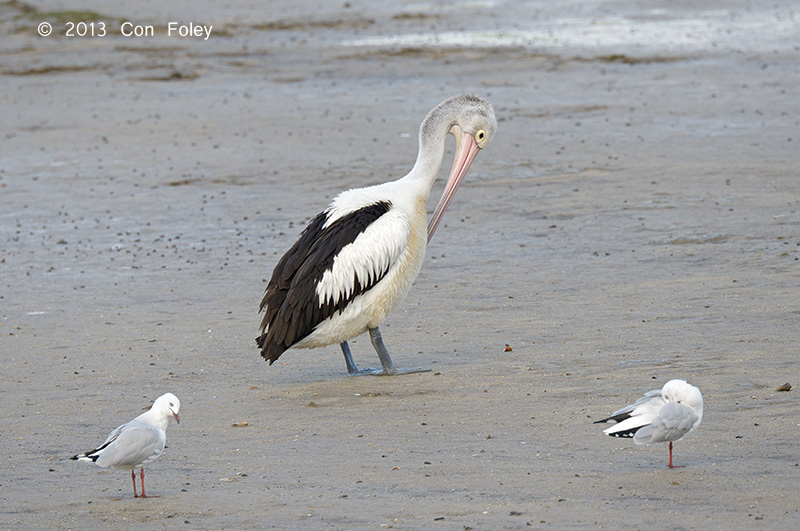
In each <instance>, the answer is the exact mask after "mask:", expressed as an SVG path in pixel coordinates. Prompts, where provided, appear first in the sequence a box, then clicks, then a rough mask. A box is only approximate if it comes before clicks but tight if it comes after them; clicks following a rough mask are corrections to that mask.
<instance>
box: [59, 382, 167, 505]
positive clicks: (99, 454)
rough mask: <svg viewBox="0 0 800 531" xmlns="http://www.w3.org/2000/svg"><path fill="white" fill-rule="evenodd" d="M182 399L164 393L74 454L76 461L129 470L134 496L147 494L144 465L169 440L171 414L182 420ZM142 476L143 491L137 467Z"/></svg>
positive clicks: (162, 449) (144, 496)
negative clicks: (138, 484)
mask: <svg viewBox="0 0 800 531" xmlns="http://www.w3.org/2000/svg"><path fill="white" fill-rule="evenodd" d="M180 409H181V402H180V400H178V397H177V396H175V395H173V394H172V393H167V394H165V395H161V396H160V397H158V398H157V399H156V401H155V402H154V403H153V406H152V407H151V408H150V409H148V410H147V411H145V412H144V413H142V414H141V415H139V416H138V417H136V418H135V419H133V420H132V421H130V422H127V423H125V424H123V425H122V426H119V427H118V428H117V429H115V430H114V431H112V432H111V434H110V435H109V436H108V438H107V439H106V440H105V442H104V443H103V444H101V445H100V446H98V447H97V448H95V449H94V450H90V451H88V452H84V453H82V454H78V455H75V456H72V457H71V459H74V460H77V461H91V462H94V464H96V465H97V466H101V467H111V468H118V469H121V470H130V471H131V479H132V480H133V497H134V498H139V497H141V498H147V496H146V495H145V493H144V466H145V465H148V464H150V463H152V462H153V461H155V460H156V459H158V458H159V457H161V453H162V452H163V451H164V447H165V446H166V444H167V426H169V419H170V417H172V418H174V419H175V422H177V423H180V421H181V419H180V417H179V416H178V412H179V411H180ZM137 468H138V469H139V477H140V478H141V480H142V495H141V496H139V495H138V494H137V493H136V469H137Z"/></svg>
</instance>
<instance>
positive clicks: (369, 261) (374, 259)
mask: <svg viewBox="0 0 800 531" xmlns="http://www.w3.org/2000/svg"><path fill="white" fill-rule="evenodd" d="M410 232H411V228H410V225H409V220H408V217H407V216H406V215H405V214H404V213H402V212H400V211H397V210H391V211H389V212H387V213H386V214H384V215H382V216H381V217H380V218H378V219H377V220H376V221H375V222H373V223H372V224H370V225H369V227H367V228H366V230H364V232H362V233H361V234H359V235H358V237H357V238H356V239H355V241H353V243H350V244H348V245H346V246H344V247H343V248H342V250H341V251H340V252H339V254H337V255H336V258H335V259H334V261H333V267H332V268H331V269H329V270H327V271H325V273H324V274H323V275H322V280H321V281H320V282H319V284H317V297H318V301H319V304H320V306H322V304H324V303H325V301H327V300H329V299H332V300H333V302H334V303H336V302H338V301H339V300H340V299H342V298H345V299H346V298H348V297H349V296H350V295H351V294H352V293H353V290H354V289H355V280H356V279H358V282H359V283H360V284H361V285H362V286H364V285H366V284H369V283H370V282H372V280H373V279H374V278H375V277H376V276H378V275H379V274H380V273H381V272H383V271H385V270H387V269H388V268H389V267H391V266H392V264H394V263H395V262H396V261H397V259H398V258H399V257H400V255H401V254H402V253H403V251H404V250H405V249H406V247H407V246H408V238H409V234H410Z"/></svg>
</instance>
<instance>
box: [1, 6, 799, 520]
mask: <svg viewBox="0 0 800 531" xmlns="http://www.w3.org/2000/svg"><path fill="white" fill-rule="evenodd" d="M346 5H348V6H349V7H345V6H344V5H342V6H336V7H332V6H329V5H328V4H324V5H323V6H317V5H315V4H313V3H310V2H309V3H300V4H296V5H293V6H288V5H287V6H282V7H279V8H275V9H274V10H273V11H263V10H260V8H257V6H256V4H253V5H250V4H247V3H242V4H239V5H230V6H229V5H226V6H221V7H214V6H212V5H211V4H210V3H207V2H203V3H201V5H199V6H198V3H197V2H176V3H170V7H169V8H167V7H164V6H165V5H162V4H156V3H153V4H152V5H151V4H150V3H141V5H138V6H136V7H131V8H127V7H126V8H125V12H120V13H117V12H115V9H116V8H115V9H112V8H107V7H104V6H103V4H102V3H100V2H94V3H93V2H91V1H87V2H80V3H78V4H65V3H63V2H51V1H47V2H44V1H43V2H31V3H30V4H29V6H32V7H31V8H30V9H26V8H25V5H23V4H20V3H18V2H11V3H5V4H2V5H0V14H2V17H0V19H2V20H3V22H2V23H0V29H2V31H3V33H4V34H5V35H6V36H7V38H6V37H4V39H3V40H2V42H0V87H1V88H2V90H0V94H2V96H1V97H2V105H3V108H4V115H5V117H4V119H3V120H2V123H0V133H2V137H3V164H2V168H0V197H1V198H2V209H0V220H1V222H0V255H1V256H0V302H1V303H2V304H0V336H1V337H2V339H0V348H1V349H2V356H0V372H2V374H3V378H2V382H3V384H2V388H0V397H2V400H3V404H4V407H3V409H2V413H0V415H2V425H3V430H2V434H0V449H2V460H1V461H0V528H3V529H7V528H8V529H10V528H20V527H23V526H24V527H26V528H64V529H67V528H73V529H88V528H96V527H100V526H103V527H105V526H115V527H117V528H122V529H140V528H156V529H160V528H165V527H167V526H174V525H179V526H183V527H185V528H187V529H221V528H226V529H233V528H259V529H262V528H278V529H322V528H334V529H350V528H356V529H376V528H395V529H417V528H421V529H458V530H461V529H516V528H523V527H524V528H528V527H530V528H534V529H549V528H569V529H581V528H591V529H594V528H598V527H603V528H653V529H667V528H669V529H722V528H725V529H730V528H737V529H741V528H762V527H763V528H769V529H795V528H797V526H798V524H799V523H800V509H799V508H800V475H799V474H800V458H799V457H798V452H797V450H798V445H797V431H798V426H799V425H800V413H799V412H798V402H797V398H796V393H797V390H796V389H795V388H793V389H792V390H791V391H789V392H779V391H777V390H776V388H777V387H778V386H780V385H781V384H783V383H785V382H790V383H791V384H792V385H793V386H797V385H800V378H799V377H798V369H797V356H798V351H797V335H798V319H799V318H800V310H799V309H798V300H800V299H799V297H800V288H798V286H799V285H800V262H799V261H798V259H800V215H799V214H798V210H800V164H799V163H800V156H799V155H798V149H797V144H798V142H800V137H798V130H800V129H799V126H800V123H798V121H799V120H800V119H798V115H797V101H798V88H797V87H798V86H800V68H799V67H798V64H799V63H798V54H799V53H800V52H798V49H797V44H796V39H794V38H793V37H792V35H793V33H792V32H791V27H793V26H792V24H794V25H796V17H797V13H796V9H795V8H793V7H791V6H781V5H778V6H776V5H774V4H772V3H766V2H756V3H755V4H754V3H745V2H734V3H733V4H731V3H730V2H727V3H725V4H721V3H715V2H703V3H701V4H700V7H695V8H691V10H687V11H677V10H676V8H675V7H671V5H670V4H666V3H663V4H658V5H654V4H652V3H649V2H648V3H644V2H640V3H636V2H633V3H632V2H608V3H598V4H591V5H589V6H584V5H582V4H581V5H577V4H576V5H564V6H561V7H558V8H556V7H543V6H540V5H539V4H538V3H535V2H523V3H517V4H514V5H513V6H509V5H507V4H503V3H498V4H493V3H468V4H453V5H451V6H449V7H448V6H445V7H441V6H439V7H437V6H438V4H436V5H428V4H407V5H393V6H377V7H376V6H372V5H369V4H364V5H362V4H361V3H359V2H350V3H348V4H346ZM74 10H82V11H83V10H85V12H83V13H82V14H81V17H82V18H90V14H92V13H94V14H98V18H96V20H98V21H107V23H108V25H109V26H108V27H109V29H110V30H111V31H112V32H118V31H119V28H120V26H121V24H122V22H124V21H126V20H127V21H130V20H133V21H135V22H136V23H139V24H142V25H145V24H150V25H153V26H154V27H156V29H157V30H163V27H164V26H165V23H166V22H167V21H169V20H177V21H184V22H189V21H194V22H196V23H203V24H211V25H213V29H212V33H211V36H210V38H209V39H208V40H206V41H203V40H178V39H175V38H169V37H166V36H165V35H163V32H162V33H159V34H156V35H155V36H154V37H153V38H140V39H134V38H125V37H122V36H120V35H119V34H118V33H114V34H113V35H109V36H107V37H104V38H102V39H100V38H93V39H90V38H82V39H79V38H67V37H64V36H63V24H64V21H65V20H66V19H69V18H70V17H74V16H76V15H75V14H74V13H66V14H65V12H67V11H74ZM193 13H194V14H193ZM196 13H204V15H203V17H202V20H199V19H198V18H199V17H198V16H197V15H196ZM43 20H50V21H52V22H53V24H54V27H57V28H61V29H60V30H57V31H61V33H62V35H53V36H50V37H48V38H42V37H38V36H37V35H36V26H37V24H39V22H41V21H43ZM59 25H62V26H59ZM787 27H788V28H789V29H787ZM432 35H438V36H439V38H438V40H437V39H434V38H432V37H431V36H432ZM401 36H402V38H401ZM461 91H470V92H474V93H476V94H479V95H481V96H484V97H486V98H487V99H489V100H490V101H492V102H493V103H494V105H495V110H496V114H497V117H498V120H499V127H498V133H497V136H496V138H495V140H494V142H493V144H492V145H491V146H490V147H489V148H488V149H487V150H485V151H484V152H482V153H481V154H480V155H479V156H478V158H477V160H476V162H475V163H474V165H473V167H472V170H471V171H470V174H469V175H468V177H467V180H466V181H465V183H464V185H462V187H461V189H460V190H459V193H458V195H457V197H456V198H455V200H454V202H453V204H452V205H451V207H450V209H449V211H448V212H447V215H446V216H445V218H444V221H443V224H442V226H440V228H439V230H438V231H437V234H436V238H434V240H433V242H432V243H431V246H430V247H429V249H428V256H427V257H426V263H425V265H424V266H423V270H422V273H421V274H420V277H419V278H418V280H417V282H416V284H415V286H414V288H413V289H412V291H411V293H410V294H409V296H408V298H407V299H406V301H405V302H404V303H403V304H402V305H401V306H400V307H399V308H398V309H397V310H396V311H395V312H394V313H392V314H391V315H390V316H389V318H388V319H387V321H386V323H385V324H384V325H383V326H382V327H381V329H382V331H383V335H384V339H385V341H386V344H387V346H388V348H389V349H390V351H391V352H392V353H393V357H394V359H395V362H396V363H397V364H398V365H400V366H421V367H429V368H431V369H433V370H432V372H429V373H424V374H415V375H407V376H402V377H391V378H386V377H360V378H350V377H348V376H346V371H345V367H344V362H343V359H342V356H341V353H340V352H339V349H338V347H330V348H325V349H318V350H314V351H302V350H297V351H289V352H287V353H286V354H285V355H284V356H283V357H282V358H281V359H280V360H279V361H278V362H276V363H275V364H274V365H273V366H271V367H270V366H268V365H267V364H266V362H264V361H263V360H262V359H261V358H260V356H259V354H258V351H257V349H256V348H255V343H254V341H253V339H254V337H255V335H256V332H257V326H258V323H259V315H258V314H257V309H258V303H259V301H260V299H261V295H262V292H263V289H264V287H265V282H266V279H268V278H269V276H270V274H271V270H272V267H273V266H274V265H275V263H276V262H277V260H278V258H279V257H280V255H281V254H282V253H283V252H284V251H285V250H286V249H287V248H288V247H289V246H290V245H291V244H292V243H293V241H294V240H295V239H296V237H297V235H298V234H299V232H300V231H301V230H302V227H303V226H304V224H305V223H306V222H307V221H308V220H309V218H310V217H311V216H313V215H314V214H316V213H317V212H319V211H320V210H322V209H323V208H324V207H325V206H326V205H327V203H328V201H329V200H330V199H331V198H332V197H333V196H334V195H335V194H336V193H338V192H339V191H340V190H343V189H346V188H351V187H357V186H365V185H369V184H374V183H378V182H382V181H385V180H389V179H392V178H397V177H400V176H402V175H403V174H404V173H405V172H406V171H407V170H408V169H409V168H410V166H411V164H412V163H413V160H414V158H415V156H416V148H417V146H416V135H417V128H418V126H419V122H420V121H421V119H422V118H423V117H424V116H425V114H426V113H427V111H428V110H429V109H430V108H431V107H432V106H434V105H435V104H437V103H438V102H439V101H441V100H443V99H445V98H446V97H448V96H451V95H453V94H456V93H458V92H461ZM449 149H450V150H451V151H449V152H448V154H447V155H446V157H445V160H446V162H449V160H450V158H451V157H452V149H453V147H452V145H451V146H450V148H449ZM446 169H447V168H446ZM446 169H444V170H442V175H443V177H444V174H445V172H446ZM441 186H442V184H441V183H440V184H439V186H438V187H437V188H435V189H434V192H433V194H432V195H435V196H436V198H438V193H439V190H440V189H441ZM436 198H434V199H432V200H431V202H432V203H433V202H434V201H435V199H436ZM433 206H434V205H429V207H431V208H432V207H433ZM506 345H508V346H509V347H510V350H508V349H506ZM352 347H353V352H354V356H355V358H356V361H357V362H358V363H359V365H364V366H369V365H370V364H375V363H377V358H376V356H375V354H374V353H373V352H372V349H371V346H370V344H369V341H368V339H367V338H366V337H361V338H358V339H357V340H355V341H353V342H352ZM671 378H684V379H687V380H688V381H689V382H691V383H693V384H695V385H697V386H698V387H699V388H700V389H701V390H702V391H703V394H704V398H705V415H704V418H703V423H702V424H701V426H700V427H699V428H698V429H697V430H696V431H695V432H693V433H692V434H691V435H690V436H689V437H687V438H686V439H684V440H682V441H680V442H678V443H676V445H675V459H676V462H677V463H678V464H682V465H686V466H685V468H681V469H675V470H669V469H667V468H666V463H667V448H666V446H664V445H659V446H655V447H636V446H634V445H633V443H632V442H631V441H629V440H617V439H614V438H611V437H606V436H604V435H603V434H602V426H598V425H593V424H592V422H593V421H594V420H597V419H599V418H603V417H604V416H607V415H608V414H609V413H611V412H612V411H614V410H615V409H617V408H618V407H621V406H623V405H625V404H628V403H630V402H631V401H632V400H635V399H636V398H638V397H639V396H640V395H641V393H642V392H644V391H646V390H649V389H653V388H659V387H661V385H663V383H665V382H666V381H667V380H669V379H671ZM167 391H170V392H173V393H175V394H176V395H177V396H178V397H179V398H180V399H181V402H182V409H181V418H182V422H181V424H180V425H178V426H176V425H174V424H173V425H172V426H171V427H170V428H169V431H168V436H167V440H168V443H167V444H168V448H167V449H166V450H165V453H164V455H163V456H162V458H161V459H160V460H159V461H157V462H156V463H154V464H153V465H151V466H150V467H148V469H147V470H148V473H147V490H148V493H149V494H154V495H158V496H159V497H158V498H152V499H147V500H139V499H133V498H132V492H131V485H130V478H129V477H128V476H129V475H128V474H127V473H126V472H122V471H107V470H103V469H99V468H97V467H93V466H89V465H87V464H85V463H75V462H73V461H70V460H69V459H68V458H69V457H70V456H71V455H74V454H75V453H77V452H79V451H83V450H86V449H88V448H90V447H92V445H93V444H96V443H98V442H100V441H101V440H102V438H103V437H105V435H106V434H107V433H108V432H109V431H110V430H111V429H113V428H114V427H115V426H117V425H118V424H119V423H121V422H123V421H125V420H128V419H130V418H133V417H134V416H135V415H136V414H138V413H140V412H141V411H142V410H143V409H145V408H147V407H149V406H150V404H151V403H152V401H153V400H154V399H155V398H156V397H158V396H159V395H160V394H162V393H164V392H167ZM245 424H246V425H245Z"/></svg>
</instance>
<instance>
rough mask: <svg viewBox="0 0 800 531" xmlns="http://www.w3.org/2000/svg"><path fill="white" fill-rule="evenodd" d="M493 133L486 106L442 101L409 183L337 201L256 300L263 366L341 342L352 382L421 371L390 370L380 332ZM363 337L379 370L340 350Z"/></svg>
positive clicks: (428, 123) (463, 98)
mask: <svg viewBox="0 0 800 531" xmlns="http://www.w3.org/2000/svg"><path fill="white" fill-rule="evenodd" d="M496 129H497V121H496V120H495V116H494V111H493V109H492V106H491V105H490V104H489V103H488V102H487V101H485V100H483V99H481V98H479V97H477V96H472V95H468V94H461V95H459V96H455V97H453V98H450V99H448V100H446V101H443V102H442V103H440V104H439V105H437V106H436V107H435V108H434V109H433V110H432V111H431V112H430V113H429V114H428V116H427V117H426V118H425V120H424V121H423V122H422V125H421V126H420V130H419V153H418V154H417V160H416V162H415V163H414V166H413V167H412V168H411V171H410V172H408V174H407V175H405V176H404V177H402V178H401V179H398V180H396V181H392V182H387V183H383V184H379V185H375V186H369V187H366V188H356V189H352V190H348V191H345V192H342V193H341V194H339V195H338V196H337V197H336V198H335V199H334V200H333V202H332V203H331V205H330V206H329V207H328V208H327V209H326V210H325V211H323V212H321V213H320V214H319V215H317V216H316V217H315V218H314V219H313V220H312V221H311V222H310V223H309V224H308V225H307V226H306V228H305V229H304V230H303V232H302V234H301V235H300V238H299V239H298V240H297V242H295V244H294V245H293V246H292V247H291V248H290V249H289V250H288V251H287V252H286V254H284V255H283V257H282V258H281V259H280V261H279V262H278V264H277V265H276V266H275V269H274V270H273V272H272V278H271V279H270V281H269V284H268V285H267V288H266V292H265V294H264V298H263V300H262V301H261V306H260V311H262V312H264V317H263V319H262V321H261V327H260V332H261V333H260V335H259V337H258V338H256V342H257V343H258V346H259V348H260V349H261V355H262V356H263V357H264V359H266V360H269V363H270V365H271V364H272V363H273V362H274V361H275V360H277V359H278V358H279V357H280V356H281V354H283V353H284V352H285V351H286V350H287V349H289V348H292V347H298V348H316V347H324V346H327V345H332V344H335V343H339V344H340V345H341V349H342V352H343V354H344V358H345V363H346V364H347V371H348V373H350V375H353V376H355V375H362V374H387V375H389V374H403V373H409V372H423V371H424V370H423V369H398V368H395V366H394V364H393V363H392V359H391V357H390V355H389V352H388V350H387V349H386V346H385V345H384V343H383V339H382V338H381V333H380V330H379V329H378V326H379V325H380V324H381V323H382V322H383V320H384V319H385V318H386V315H387V314H388V313H389V312H390V311H391V310H392V309H393V308H395V307H396V306H397V305H398V304H399V303H400V302H401V301H402V300H403V299H404V298H405V296H406V294H407V293H408V291H409V290H410V289H411V285H412V283H413V282H414V280H415V279H416V278H417V275H418V274H419V271H420V268H421V267H422V260H423V258H424V256H425V248H426V246H427V244H428V242H429V241H430V239H431V237H432V236H433V233H434V232H435V231H436V227H438V225H439V222H440V221H441V219H442V216H443V215H444V212H445V210H446V209H447V207H448V205H449V204H450V201H451V200H452V199H453V195H454V194H455V193H456V190H457V189H458V186H459V185H460V184H461V181H462V180H463V179H464V176H465V175H466V174H467V170H468V169H469V167H470V165H471V164H472V161H473V160H474V159H475V156H476V155H477V154H478V152H479V151H480V150H481V149H483V148H485V147H486V146H487V145H489V142H491V140H492V137H493V136H494V133H495V130H496ZM448 134H450V135H453V137H455V140H456V155H455V160H454V162H453V167H452V169H451V171H450V177H449V179H448V181H447V183H446V185H445V189H444V192H443V194H442V197H441V199H440V200H439V203H438V205H437V206H436V209H435V210H434V213H433V215H432V216H431V219H430V222H428V223H427V226H426V214H427V212H426V204H427V201H428V196H429V195H430V193H431V188H432V187H433V184H434V182H435V181H436V176H437V174H438V172H439V168H440V167H441V165H442V159H443V158H444V150H445V140H446V138H447V135H448ZM364 332H369V335H370V340H371V342H372V346H373V347H374V348H375V351H376V352H377V353H378V358H379V359H380V362H381V367H380V368H369V369H358V367H356V364H355V362H354V361H353V356H352V354H351V352H350V347H349V345H348V344H347V341H348V340H349V339H352V338H354V337H356V336H359V335H361V334H363V333H364ZM426 370H427V369H426Z"/></svg>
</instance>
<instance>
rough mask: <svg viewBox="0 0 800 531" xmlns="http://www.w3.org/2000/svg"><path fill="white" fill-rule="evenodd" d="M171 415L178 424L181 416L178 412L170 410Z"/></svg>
mask: <svg viewBox="0 0 800 531" xmlns="http://www.w3.org/2000/svg"><path fill="white" fill-rule="evenodd" d="M170 411H172V410H171V409H170ZM172 416H173V417H175V422H177V423H178V424H180V423H181V417H180V416H178V414H177V413H175V412H174V411H172Z"/></svg>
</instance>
